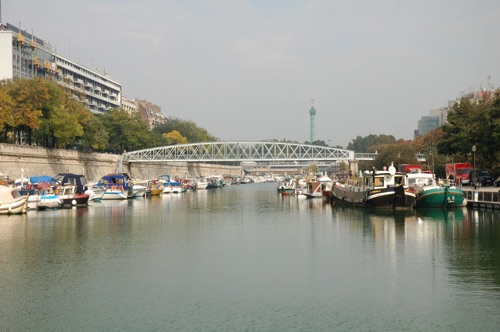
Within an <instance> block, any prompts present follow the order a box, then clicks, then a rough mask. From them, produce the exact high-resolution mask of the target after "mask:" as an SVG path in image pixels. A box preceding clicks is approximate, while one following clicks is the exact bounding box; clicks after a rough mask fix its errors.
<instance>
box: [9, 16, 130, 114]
mask: <svg viewBox="0 0 500 332" xmlns="http://www.w3.org/2000/svg"><path fill="white" fill-rule="evenodd" d="M18 77H20V78H34V77H45V78H48V79H53V80H56V81H57V82H58V83H59V84H61V85H63V86H65V87H66V88H68V89H69V90H70V91H71V92H72V94H73V96H74V97H75V98H76V99H78V100H79V101H81V102H82V103H83V104H84V105H85V106H86V107H87V108H88V109H89V110H90V111H91V112H93V113H96V114H99V113H105V112H107V111H109V110H110V109H112V108H116V107H120V106H121V94H122V86H121V84H120V83H119V82H118V81H116V80H113V79H112V78H110V77H109V76H108V75H107V74H105V73H101V72H100V71H97V70H93V69H90V68H88V67H85V66H82V65H80V64H78V63H77V62H75V61H72V60H71V59H69V58H67V57H64V56H62V55H60V54H57V53H56V52H55V51H53V50H52V47H51V46H50V44H49V43H47V42H45V41H44V40H43V39H41V38H38V37H37V36H34V35H32V34H30V33H28V32H26V31H23V30H21V29H19V28H17V27H15V26H13V25H11V24H9V23H7V24H1V25H0V79H13V78H18Z"/></svg>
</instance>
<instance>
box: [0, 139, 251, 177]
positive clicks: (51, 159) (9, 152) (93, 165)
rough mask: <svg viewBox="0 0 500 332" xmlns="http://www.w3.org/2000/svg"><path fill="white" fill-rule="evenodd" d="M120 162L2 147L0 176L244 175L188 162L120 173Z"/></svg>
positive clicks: (128, 167) (127, 166)
mask: <svg viewBox="0 0 500 332" xmlns="http://www.w3.org/2000/svg"><path fill="white" fill-rule="evenodd" d="M120 160H121V155H116V154H107V153H83V152H79V151H74V150H64V149H47V148H40V147H33V146H27V145H13V144H0V173H4V174H6V175H8V176H9V178H10V179H17V178H20V177H21V176H25V177H26V176H36V175H50V176H54V175H56V174H58V173H77V174H83V175H85V177H86V178H87V179H88V180H89V181H97V180H99V179H100V178H101V177H102V176H103V175H105V174H108V173H113V172H116V171H118V172H126V173H128V174H129V175H130V176H131V177H132V178H137V179H155V178H157V177H158V176H159V175H161V174H170V175H171V176H174V175H179V176H192V177H198V176H206V175H210V174H229V175H231V176H240V175H241V168H240V167H238V166H222V165H212V164H203V163H186V162H149V163H123V165H121V169H118V167H119V165H120Z"/></svg>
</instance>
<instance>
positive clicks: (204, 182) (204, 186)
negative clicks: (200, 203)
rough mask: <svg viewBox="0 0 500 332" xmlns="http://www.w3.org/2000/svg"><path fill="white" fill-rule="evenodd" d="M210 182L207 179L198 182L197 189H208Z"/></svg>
mask: <svg viewBox="0 0 500 332" xmlns="http://www.w3.org/2000/svg"><path fill="white" fill-rule="evenodd" d="M207 187H208V181H207V180H206V179H200V180H198V181H196V189H207Z"/></svg>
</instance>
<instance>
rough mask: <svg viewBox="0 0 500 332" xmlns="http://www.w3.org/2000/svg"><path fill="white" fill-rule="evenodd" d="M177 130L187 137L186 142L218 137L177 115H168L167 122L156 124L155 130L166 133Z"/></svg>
mask: <svg viewBox="0 0 500 332" xmlns="http://www.w3.org/2000/svg"><path fill="white" fill-rule="evenodd" d="M174 130H177V131H178V132H179V133H180V134H181V135H182V136H184V137H185V138H186V139H187V142H186V143H198V142H215V141H218V139H217V138H216V137H215V136H213V135H212V134H210V133H209V132H208V131H207V130H206V129H204V128H201V127H198V125H197V124H196V123H195V122H193V121H186V120H182V119H179V118H175V117H168V118H167V119H166V121H165V123H163V124H160V125H158V126H156V127H155V128H154V129H153V131H154V132H157V133H160V134H164V133H170V132H172V131H174Z"/></svg>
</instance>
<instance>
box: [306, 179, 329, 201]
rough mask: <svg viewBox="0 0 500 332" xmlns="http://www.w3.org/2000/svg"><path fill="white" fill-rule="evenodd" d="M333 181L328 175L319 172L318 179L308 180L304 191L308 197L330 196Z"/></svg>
mask: <svg viewBox="0 0 500 332" xmlns="http://www.w3.org/2000/svg"><path fill="white" fill-rule="evenodd" d="M332 185H333V181H332V179H330V178H329V177H328V176H326V175H321V174H318V175H317V176H316V179H314V180H311V181H309V182H307V189H306V191H305V192H302V195H305V196H306V197H307V198H323V197H330V196H331V194H330V192H331V190H332Z"/></svg>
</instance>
